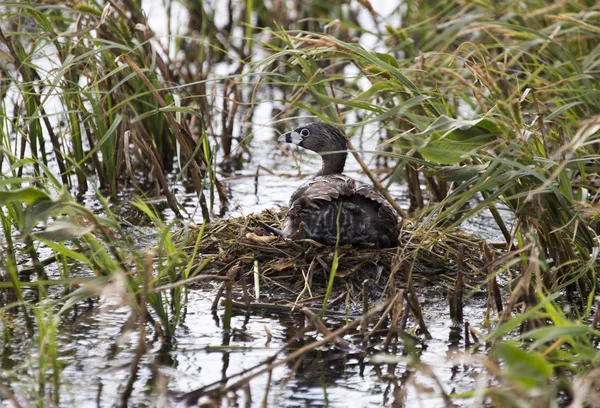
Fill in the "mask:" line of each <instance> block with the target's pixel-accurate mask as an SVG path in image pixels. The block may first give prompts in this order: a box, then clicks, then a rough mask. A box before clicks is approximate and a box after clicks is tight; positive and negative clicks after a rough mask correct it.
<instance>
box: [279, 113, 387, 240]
mask: <svg viewBox="0 0 600 408" xmlns="http://www.w3.org/2000/svg"><path fill="white" fill-rule="evenodd" d="M279 140H280V141H285V142H288V143H295V144H297V145H298V146H300V147H304V148H305V149H309V150H312V151H314V152H317V153H319V154H320V155H321V156H322V158H323V166H322V168H321V170H320V171H319V172H318V173H317V175H316V176H315V177H314V178H313V179H311V180H309V181H307V182H306V183H304V184H303V185H302V186H300V187H299V188H298V189H297V190H296V191H295V192H294V193H293V194H292V197H291V199H290V210H289V212H288V214H287V216H286V218H285V220H284V227H283V232H284V233H285V234H286V235H287V236H295V237H296V238H310V239H314V240H315V241H319V242H322V243H325V244H328V245H334V244H335V243H336V240H337V233H338V225H339V243H340V244H341V245H344V244H358V243H360V242H371V243H374V244H376V245H377V246H379V247H390V246H396V245H397V244H398V234H399V218H398V215H397V213H396V211H395V210H394V208H393V207H392V206H391V205H390V204H389V203H388V202H387V201H386V200H385V198H383V196H382V195H381V194H380V193H379V192H378V191H377V190H375V189H374V188H373V187H372V186H370V185H368V184H365V183H362V182H360V181H356V180H354V179H352V178H350V177H348V176H346V175H343V174H341V173H342V172H343V170H344V165H345V163H346V156H347V152H346V150H347V144H346V138H345V137H344V135H343V134H342V133H341V132H340V131H339V130H338V129H337V128H336V127H334V126H331V125H328V124H326V123H310V124H308V125H305V126H301V127H299V128H297V129H295V130H293V131H292V132H288V133H285V134H284V135H282V136H281V138H280V139H279ZM330 152H335V153H330ZM338 217H339V222H338ZM302 223H304V225H303V227H301V224H302ZM298 231H300V233H298Z"/></svg>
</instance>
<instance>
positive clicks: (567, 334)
mask: <svg viewBox="0 0 600 408" xmlns="http://www.w3.org/2000/svg"><path fill="white" fill-rule="evenodd" d="M593 332H594V330H593V329H591V328H590V327H587V326H584V325H582V324H568V325H561V326H547V327H541V328H539V329H535V330H531V331H529V332H527V333H524V334H522V335H521V336H519V337H520V338H522V339H536V341H534V342H533V343H531V345H529V349H530V350H535V349H536V348H537V347H539V346H541V345H543V344H544V343H548V342H551V341H555V340H557V339H559V338H561V337H563V338H565V340H569V339H571V340H572V339H573V338H574V337H580V336H586V335H588V334H592V333H593Z"/></svg>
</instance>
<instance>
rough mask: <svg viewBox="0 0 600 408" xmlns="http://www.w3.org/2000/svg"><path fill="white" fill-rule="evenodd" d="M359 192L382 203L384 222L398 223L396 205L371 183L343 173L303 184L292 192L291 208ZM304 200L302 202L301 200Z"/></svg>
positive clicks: (380, 211) (380, 215)
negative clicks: (393, 205)
mask: <svg viewBox="0 0 600 408" xmlns="http://www.w3.org/2000/svg"><path fill="white" fill-rule="evenodd" d="M353 194H358V195H360V196H363V197H365V198H368V199H370V200H373V201H375V202H376V203H378V204H379V205H380V207H379V217H380V218H381V220H382V221H384V222H386V223H387V222H389V225H396V224H397V223H398V214H397V213H396V210H394V207H392V206H391V205H390V203H389V202H388V201H387V200H386V199H385V198H384V197H383V196H382V195H381V193H379V191H377V190H376V189H375V188H373V187H372V186H371V185H369V184H366V183H363V182H360V181H356V180H354V179H353V178H351V177H348V176H346V175H343V174H329V175H326V176H319V177H315V178H314V179H312V180H309V181H307V182H306V183H304V184H303V185H301V186H300V187H299V188H298V189H297V190H296V191H295V192H294V194H292V197H291V199H290V208H293V207H294V206H295V205H296V204H300V206H302V207H304V206H305V205H307V204H308V201H313V200H324V201H332V200H336V199H338V198H339V197H340V196H348V197H349V196H351V195H353ZM299 200H300V201H303V202H302V203H300V202H299Z"/></svg>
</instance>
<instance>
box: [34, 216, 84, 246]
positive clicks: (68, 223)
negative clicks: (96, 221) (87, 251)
mask: <svg viewBox="0 0 600 408" xmlns="http://www.w3.org/2000/svg"><path fill="white" fill-rule="evenodd" d="M93 230H94V227H93V226H87V225H80V224H78V223H77V222H75V219H74V218H72V217H63V218H60V219H58V220H56V221H54V222H53V223H51V224H49V225H48V226H47V227H46V229H45V230H44V231H40V232H38V233H36V234H35V235H36V236H37V237H39V238H42V239H48V240H52V241H57V242H60V241H68V240H73V239H76V238H81V237H82V236H84V235H87V234H89V233H90V232H92V231H93Z"/></svg>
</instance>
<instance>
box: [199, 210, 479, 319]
mask: <svg viewBox="0 0 600 408" xmlns="http://www.w3.org/2000/svg"><path fill="white" fill-rule="evenodd" d="M284 215H285V212H283V211H274V210H267V211H264V212H262V213H260V214H257V215H250V216H248V217H238V218H230V219H227V220H220V221H217V222H214V223H212V224H210V225H207V226H206V229H205V231H204V236H203V237H202V240H201V242H200V244H199V247H198V250H197V253H198V254H199V255H198V257H199V259H198V261H199V262H206V266H205V268H204V269H203V272H202V273H203V274H213V275H223V276H225V275H229V276H235V277H237V280H236V282H237V283H238V284H239V283H241V285H243V289H244V291H246V285H247V282H254V285H256V282H257V279H258V285H259V290H260V295H261V298H265V297H267V298H269V299H270V300H272V302H273V303H278V304H287V305H293V306H294V307H295V306H298V305H302V306H308V307H320V305H321V304H322V302H323V296H324V294H325V292H326V289H327V285H328V281H329V277H330V275H331V271H332V269H335V280H334V284H333V289H332V292H331V296H330V298H329V299H330V301H329V307H333V306H335V305H336V304H338V305H341V306H342V307H344V306H348V305H357V304H359V303H360V302H361V301H363V302H364V298H365V291H367V292H368V297H369V299H370V301H378V300H380V299H381V298H382V297H383V296H385V293H386V291H390V290H392V291H393V290H394V288H403V289H407V288H408V289H410V290H414V291H415V292H416V293H423V291H427V290H434V291H438V292H443V293H445V292H446V291H452V290H454V289H455V287H456V280H457V275H458V273H459V270H460V273H461V275H462V276H463V279H464V282H465V284H466V286H467V288H469V286H470V287H471V288H473V287H474V285H477V284H478V283H479V282H480V281H482V280H483V279H485V275H484V274H483V273H482V272H481V264H482V261H481V250H480V248H481V245H482V240H480V239H478V238H476V237H474V236H472V235H469V234H466V233H464V232H461V231H452V232H448V231H436V230H427V231H425V230H423V229H422V228H415V227H412V226H410V225H406V226H405V227H404V228H403V231H402V235H401V244H400V246H398V247H397V248H388V249H378V248H375V247H374V246H372V245H369V244H361V245H360V246H351V245H348V246H340V247H338V248H337V251H336V248H335V247H331V246H326V245H323V244H320V243H318V242H315V241H313V240H309V239H305V240H296V241H292V240H289V239H287V238H282V237H276V236H273V235H272V234H270V233H269V232H267V231H265V229H264V228H263V227H262V226H261V225H260V223H259V221H260V222H264V223H267V224H269V225H273V226H279V225H281V221H282V220H283V217H284ZM196 231H197V230H196ZM197 234H198V232H196V234H195V235H196V236H195V237H194V236H193V235H194V234H192V235H191V236H188V237H187V239H188V240H189V241H187V242H190V243H191V242H195V241H196V238H197ZM336 258H337V267H336V266H335V259H336ZM459 258H460V259H459ZM366 281H368V282H366ZM254 290H256V286H255V288H254ZM467 290H468V289H467ZM330 310H331V309H330Z"/></svg>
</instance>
